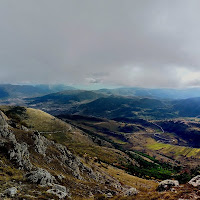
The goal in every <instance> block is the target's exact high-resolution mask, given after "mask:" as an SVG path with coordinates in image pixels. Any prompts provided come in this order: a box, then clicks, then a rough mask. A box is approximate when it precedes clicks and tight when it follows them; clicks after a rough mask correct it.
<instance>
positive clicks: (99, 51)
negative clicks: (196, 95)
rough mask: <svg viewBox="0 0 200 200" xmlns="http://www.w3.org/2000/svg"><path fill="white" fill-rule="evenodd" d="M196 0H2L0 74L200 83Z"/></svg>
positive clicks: (114, 82) (29, 78)
mask: <svg viewBox="0 0 200 200" xmlns="http://www.w3.org/2000/svg"><path fill="white" fill-rule="evenodd" d="M199 9H200V1H199V0H173V1H170V0H148V1H147V0H17V1H16V0H1V1H0V82H1V83H65V84H75V85H82V84H83V85H90V86H91V87H93V86H95V85H109V86H141V87H188V86H200V12H199Z"/></svg>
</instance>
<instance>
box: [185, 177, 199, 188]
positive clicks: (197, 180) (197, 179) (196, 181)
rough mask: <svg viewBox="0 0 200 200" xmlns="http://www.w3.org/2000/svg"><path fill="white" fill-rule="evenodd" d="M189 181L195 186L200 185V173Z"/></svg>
mask: <svg viewBox="0 0 200 200" xmlns="http://www.w3.org/2000/svg"><path fill="white" fill-rule="evenodd" d="M188 183H189V184H190V185H192V186H194V187H200V175H198V176H195V177H194V178H192V179H191V180H190V181H189V182H188Z"/></svg>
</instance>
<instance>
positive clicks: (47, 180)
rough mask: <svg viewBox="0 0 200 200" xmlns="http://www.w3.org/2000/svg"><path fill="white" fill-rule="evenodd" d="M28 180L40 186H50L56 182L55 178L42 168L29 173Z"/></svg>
mask: <svg viewBox="0 0 200 200" xmlns="http://www.w3.org/2000/svg"><path fill="white" fill-rule="evenodd" d="M26 178H27V179H28V180H29V181H30V182H32V183H36V184H39V185H48V184H52V183H54V181H55V177H54V176H52V175H51V174H50V173H49V172H48V171H47V170H45V169H41V168H37V169H36V170H34V171H31V172H29V173H27V174H26Z"/></svg>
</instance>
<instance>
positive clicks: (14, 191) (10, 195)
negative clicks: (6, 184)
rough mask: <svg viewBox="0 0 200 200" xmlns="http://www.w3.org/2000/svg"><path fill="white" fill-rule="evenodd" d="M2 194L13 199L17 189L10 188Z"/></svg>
mask: <svg viewBox="0 0 200 200" xmlns="http://www.w3.org/2000/svg"><path fill="white" fill-rule="evenodd" d="M4 194H5V195H7V196H9V197H14V196H15V195H16V194H17V188H15V187H11V188H8V189H7V190H5V191H4Z"/></svg>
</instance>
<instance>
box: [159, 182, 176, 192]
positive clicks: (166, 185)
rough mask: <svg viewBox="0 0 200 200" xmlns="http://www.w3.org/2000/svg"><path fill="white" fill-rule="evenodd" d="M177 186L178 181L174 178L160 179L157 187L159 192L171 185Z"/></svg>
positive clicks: (169, 187)
mask: <svg viewBox="0 0 200 200" xmlns="http://www.w3.org/2000/svg"><path fill="white" fill-rule="evenodd" d="M177 186H179V182H178V181H176V180H164V181H161V182H160V183H159V185H158V187H157V190H158V191H159V192H162V191H166V190H170V189H171V188H172V187H177Z"/></svg>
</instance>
